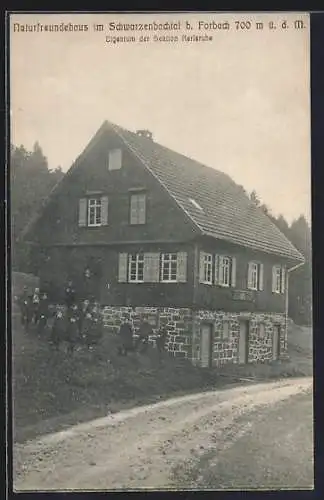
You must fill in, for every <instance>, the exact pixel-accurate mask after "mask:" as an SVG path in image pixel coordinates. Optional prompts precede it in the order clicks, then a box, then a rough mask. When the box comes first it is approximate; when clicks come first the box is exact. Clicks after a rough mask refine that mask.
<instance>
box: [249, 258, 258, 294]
mask: <svg viewBox="0 0 324 500" xmlns="http://www.w3.org/2000/svg"><path fill="white" fill-rule="evenodd" d="M250 265H251V267H252V266H254V271H251V273H252V275H253V272H254V273H255V285H254V284H253V283H251V286H250V287H249V290H259V280H260V264H259V263H258V262H250ZM251 281H252V279H251Z"/></svg>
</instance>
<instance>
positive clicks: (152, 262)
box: [144, 253, 160, 283]
mask: <svg viewBox="0 0 324 500" xmlns="http://www.w3.org/2000/svg"><path fill="white" fill-rule="evenodd" d="M159 278H160V254H159V253H145V254H144V283H158V282H159Z"/></svg>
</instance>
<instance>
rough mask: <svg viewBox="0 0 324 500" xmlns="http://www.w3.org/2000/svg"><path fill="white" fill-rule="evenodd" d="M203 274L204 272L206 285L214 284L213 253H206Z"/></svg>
mask: <svg viewBox="0 0 324 500" xmlns="http://www.w3.org/2000/svg"><path fill="white" fill-rule="evenodd" d="M203 274H204V279H203V281H202V283H204V284H205V285H212V284H213V255H212V254H211V253H204V260H203ZM208 278H209V279H208Z"/></svg>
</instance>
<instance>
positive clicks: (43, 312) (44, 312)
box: [37, 293, 49, 335]
mask: <svg viewBox="0 0 324 500" xmlns="http://www.w3.org/2000/svg"><path fill="white" fill-rule="evenodd" d="M48 314H49V303H48V297H47V293H43V294H42V295H41V298H40V302H39V307H38V326H37V333H38V335H42V334H43V333H44V330H45V328H46V325H47V321H48Z"/></svg>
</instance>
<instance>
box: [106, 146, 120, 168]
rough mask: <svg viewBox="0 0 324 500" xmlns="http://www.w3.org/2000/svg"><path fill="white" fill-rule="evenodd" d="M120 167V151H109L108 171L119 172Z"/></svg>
mask: <svg viewBox="0 0 324 500" xmlns="http://www.w3.org/2000/svg"><path fill="white" fill-rule="evenodd" d="M121 166H122V152H121V149H112V150H111V151H109V158H108V170H119V169H120V168H121Z"/></svg>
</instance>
